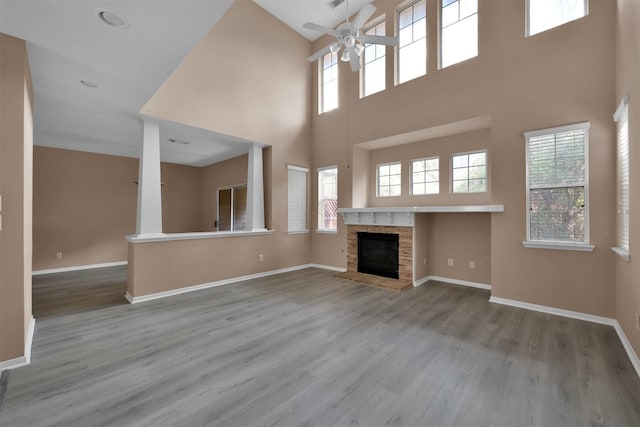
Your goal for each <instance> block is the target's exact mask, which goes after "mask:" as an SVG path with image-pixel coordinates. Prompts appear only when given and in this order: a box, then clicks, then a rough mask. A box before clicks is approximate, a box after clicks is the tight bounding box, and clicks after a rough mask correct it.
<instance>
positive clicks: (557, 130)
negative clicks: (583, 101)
mask: <svg viewBox="0 0 640 427" xmlns="http://www.w3.org/2000/svg"><path fill="white" fill-rule="evenodd" d="M590 127H591V122H581V123H574V124H572V125H564V126H555V127H552V128H547V129H538V130H530V131H527V132H524V137H525V138H526V139H529V138H532V137H536V136H543V135H549V134H552V133H560V132H571V131H572V130H589V128H590Z"/></svg>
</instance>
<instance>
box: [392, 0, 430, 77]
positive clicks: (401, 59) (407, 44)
mask: <svg viewBox="0 0 640 427" xmlns="http://www.w3.org/2000/svg"><path fill="white" fill-rule="evenodd" d="M425 1H426V0H420V1H418V2H416V3H413V4H412V5H411V6H408V7H405V8H404V9H401V10H399V11H398V37H399V39H400V43H399V45H398V83H404V82H406V81H409V80H411V79H415V78H416V77H420V76H424V75H425V74H426V73H427V9H426V4H425Z"/></svg>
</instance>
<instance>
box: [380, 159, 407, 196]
mask: <svg viewBox="0 0 640 427" xmlns="http://www.w3.org/2000/svg"><path fill="white" fill-rule="evenodd" d="M401 172H402V168H401V166H400V162H398V163H386V164H383V165H378V174H377V175H378V176H377V178H378V179H377V182H378V185H377V188H378V193H377V196H378V197H390V196H399V195H400V194H401V193H402V188H401V185H400V184H401V182H402V181H401V178H400V173H401Z"/></svg>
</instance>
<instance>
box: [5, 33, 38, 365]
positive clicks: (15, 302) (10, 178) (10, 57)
mask: <svg viewBox="0 0 640 427" xmlns="http://www.w3.org/2000/svg"><path fill="white" fill-rule="evenodd" d="M32 99H33V97H32V88H31V76H30V71H29V64H28V59H27V48H26V43H25V42H24V41H23V40H19V39H16V38H13V37H9V36H6V35H4V34H0V112H1V114H0V194H1V195H2V211H1V212H0V213H1V214H2V230H1V231H0V362H2V361H7V360H11V359H15V358H18V357H21V356H24V355H25V344H26V339H27V334H28V329H29V323H30V321H31V250H32V248H31V197H32V155H31V153H32V147H33V108H32Z"/></svg>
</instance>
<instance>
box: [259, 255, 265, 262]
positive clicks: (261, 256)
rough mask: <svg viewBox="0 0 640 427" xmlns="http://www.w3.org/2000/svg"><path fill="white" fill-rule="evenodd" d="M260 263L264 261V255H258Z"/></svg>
mask: <svg viewBox="0 0 640 427" xmlns="http://www.w3.org/2000/svg"><path fill="white" fill-rule="evenodd" d="M258 261H260V262H262V261H264V255H262V254H260V255H258Z"/></svg>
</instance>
